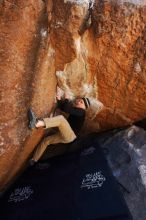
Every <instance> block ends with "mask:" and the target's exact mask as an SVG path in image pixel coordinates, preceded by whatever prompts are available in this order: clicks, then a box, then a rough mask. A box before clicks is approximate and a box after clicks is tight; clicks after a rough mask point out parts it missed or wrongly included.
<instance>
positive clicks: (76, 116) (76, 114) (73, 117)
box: [58, 99, 86, 135]
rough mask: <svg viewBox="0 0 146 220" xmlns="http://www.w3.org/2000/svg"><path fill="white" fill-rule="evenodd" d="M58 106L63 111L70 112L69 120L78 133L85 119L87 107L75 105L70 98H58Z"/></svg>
mask: <svg viewBox="0 0 146 220" xmlns="http://www.w3.org/2000/svg"><path fill="white" fill-rule="evenodd" d="M58 108H59V109H60V110H61V111H64V112H66V113H69V117H68V119H67V120H68V122H69V124H70V126H71V128H72V129H73V131H74V133H75V134H76V135H79V132H80V130H81V128H82V126H83V124H84V121H85V114H86V111H85V109H82V108H76V107H73V105H72V103H71V102H70V101H69V100H68V99H65V100H58Z"/></svg>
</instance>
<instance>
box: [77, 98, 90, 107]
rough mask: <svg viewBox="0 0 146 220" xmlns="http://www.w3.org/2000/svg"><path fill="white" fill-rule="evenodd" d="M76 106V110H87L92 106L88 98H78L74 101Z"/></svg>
mask: <svg viewBox="0 0 146 220" xmlns="http://www.w3.org/2000/svg"><path fill="white" fill-rule="evenodd" d="M74 106H75V107H76V108H82V109H87V108H88V107H89V106H90V101H89V99H88V98H86V97H84V98H76V99H75V101H74Z"/></svg>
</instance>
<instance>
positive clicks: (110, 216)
mask: <svg viewBox="0 0 146 220" xmlns="http://www.w3.org/2000/svg"><path fill="white" fill-rule="evenodd" d="M0 209H1V211H0V219H1V220H20V219H21V220H33V219H35V220H42V219H43V220H132V217H131V215H130V213H129V210H128V208H127V205H126V203H125V200H124V199H123V196H122V194H121V192H120V191H119V186H118V185H117V182H116V181H115V179H114V177H113V176H112V174H111V171H110V169H109V167H108V164H107V161H106V159H105V157H104V153H103V152H102V150H101V148H100V147H99V146H98V144H97V142H96V141H95V140H94V141H92V143H90V144H89V145H88V148H86V149H84V150H82V151H81V150H80V151H78V152H75V153H71V154H68V155H64V156H58V157H55V158H52V159H50V160H48V161H44V162H40V163H37V164H36V165H35V166H34V167H30V168H29V169H27V170H26V171H25V172H24V173H23V175H22V176H21V177H20V178H19V179H18V180H17V181H16V183H15V184H14V185H13V186H12V187H11V189H9V190H8V191H7V192H6V193H5V195H4V196H3V198H1V201H0Z"/></svg>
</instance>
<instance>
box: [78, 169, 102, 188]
mask: <svg viewBox="0 0 146 220" xmlns="http://www.w3.org/2000/svg"><path fill="white" fill-rule="evenodd" d="M105 180H106V178H105V177H104V176H103V174H102V171H98V172H95V173H88V174H86V175H85V177H84V178H83V180H82V184H81V188H87V189H93V188H97V187H98V188H99V187H102V185H103V183H104V181H105Z"/></svg>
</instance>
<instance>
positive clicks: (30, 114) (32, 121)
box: [28, 108, 37, 129]
mask: <svg viewBox="0 0 146 220" xmlns="http://www.w3.org/2000/svg"><path fill="white" fill-rule="evenodd" d="M28 119H29V125H28V127H29V128H30V129H33V128H35V125H36V123H37V117H36V116H35V113H34V112H33V111H32V109H31V108H29V110H28Z"/></svg>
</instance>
